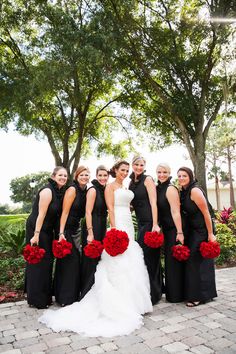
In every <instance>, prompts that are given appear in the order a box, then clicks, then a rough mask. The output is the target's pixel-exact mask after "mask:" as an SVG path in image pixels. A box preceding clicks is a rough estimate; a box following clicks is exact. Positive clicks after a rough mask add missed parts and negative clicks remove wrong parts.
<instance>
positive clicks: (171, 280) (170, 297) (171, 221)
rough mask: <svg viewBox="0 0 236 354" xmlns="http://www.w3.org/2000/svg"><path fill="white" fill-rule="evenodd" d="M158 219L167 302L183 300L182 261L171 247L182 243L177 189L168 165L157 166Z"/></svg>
mask: <svg viewBox="0 0 236 354" xmlns="http://www.w3.org/2000/svg"><path fill="white" fill-rule="evenodd" d="M156 172H157V179H158V185H157V205H158V220H159V223H160V225H161V228H162V231H163V233H164V237H165V245H164V250H165V293H166V300H167V301H169V302H181V301H184V263H183V262H179V261H177V260H176V259H175V258H173V256H172V254H171V253H172V252H171V248H172V246H174V245H175V244H176V242H177V241H179V242H181V243H182V244H183V243H184V235H183V231H182V221H181V215H180V199H179V192H178V189H177V188H176V187H175V186H174V185H173V184H171V182H170V181H171V177H170V167H169V165H168V164H166V163H161V164H159V165H158V166H157V169H156Z"/></svg>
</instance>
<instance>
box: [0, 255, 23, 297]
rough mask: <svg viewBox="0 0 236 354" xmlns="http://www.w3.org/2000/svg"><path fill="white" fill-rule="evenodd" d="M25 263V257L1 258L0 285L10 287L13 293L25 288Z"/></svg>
mask: <svg viewBox="0 0 236 354" xmlns="http://www.w3.org/2000/svg"><path fill="white" fill-rule="evenodd" d="M24 269H25V261H24V259H23V257H22V256H21V257H17V258H9V257H7V258H6V257H1V258H0V285H4V286H8V287H9V289H11V290H12V291H14V290H21V289H23V288H24Z"/></svg>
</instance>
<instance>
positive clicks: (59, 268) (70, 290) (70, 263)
mask: <svg viewBox="0 0 236 354" xmlns="http://www.w3.org/2000/svg"><path fill="white" fill-rule="evenodd" d="M72 187H73V188H75V192H76V196H75V199H74V201H73V203H72V205H71V208H70V212H69V215H68V218H67V221H66V225H65V230H64V232H65V237H66V240H67V241H68V242H71V243H72V252H71V254H69V255H67V256H66V257H65V258H61V259H59V258H58V259H57V261H56V268H55V277H54V294H55V299H56V302H57V303H59V304H60V305H63V306H64V305H69V304H72V303H73V302H75V301H78V300H79V294H80V272H81V270H80V251H79V249H78V248H77V247H76V242H75V239H74V237H73V235H75V234H76V233H77V232H78V228H79V223H80V220H81V218H82V217H84V215H85V204H86V192H87V190H86V188H85V189H81V188H80V186H79V183H78V182H77V181H74V182H73V184H72Z"/></svg>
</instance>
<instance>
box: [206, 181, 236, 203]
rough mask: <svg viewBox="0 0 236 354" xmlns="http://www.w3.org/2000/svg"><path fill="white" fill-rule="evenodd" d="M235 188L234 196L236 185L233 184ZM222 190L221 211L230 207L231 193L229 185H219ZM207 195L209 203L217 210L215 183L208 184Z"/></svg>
mask: <svg viewBox="0 0 236 354" xmlns="http://www.w3.org/2000/svg"><path fill="white" fill-rule="evenodd" d="M233 186H234V195H236V183H234V184H233ZM219 188H220V210H222V209H223V208H224V207H225V208H229V207H230V192H229V183H228V182H227V183H219ZM207 195H208V199H209V202H210V203H211V205H212V206H213V208H214V209H217V204H216V192H215V183H214V182H208V184H207Z"/></svg>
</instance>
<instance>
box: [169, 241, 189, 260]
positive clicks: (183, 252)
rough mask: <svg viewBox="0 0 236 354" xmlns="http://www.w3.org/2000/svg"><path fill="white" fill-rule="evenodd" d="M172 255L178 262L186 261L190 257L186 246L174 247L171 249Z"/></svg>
mask: <svg viewBox="0 0 236 354" xmlns="http://www.w3.org/2000/svg"><path fill="white" fill-rule="evenodd" d="M172 255H173V257H174V258H176V259H177V260H178V261H186V260H187V259H188V258H189V256H190V249H189V248H188V246H184V245H175V246H173V247H172Z"/></svg>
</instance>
